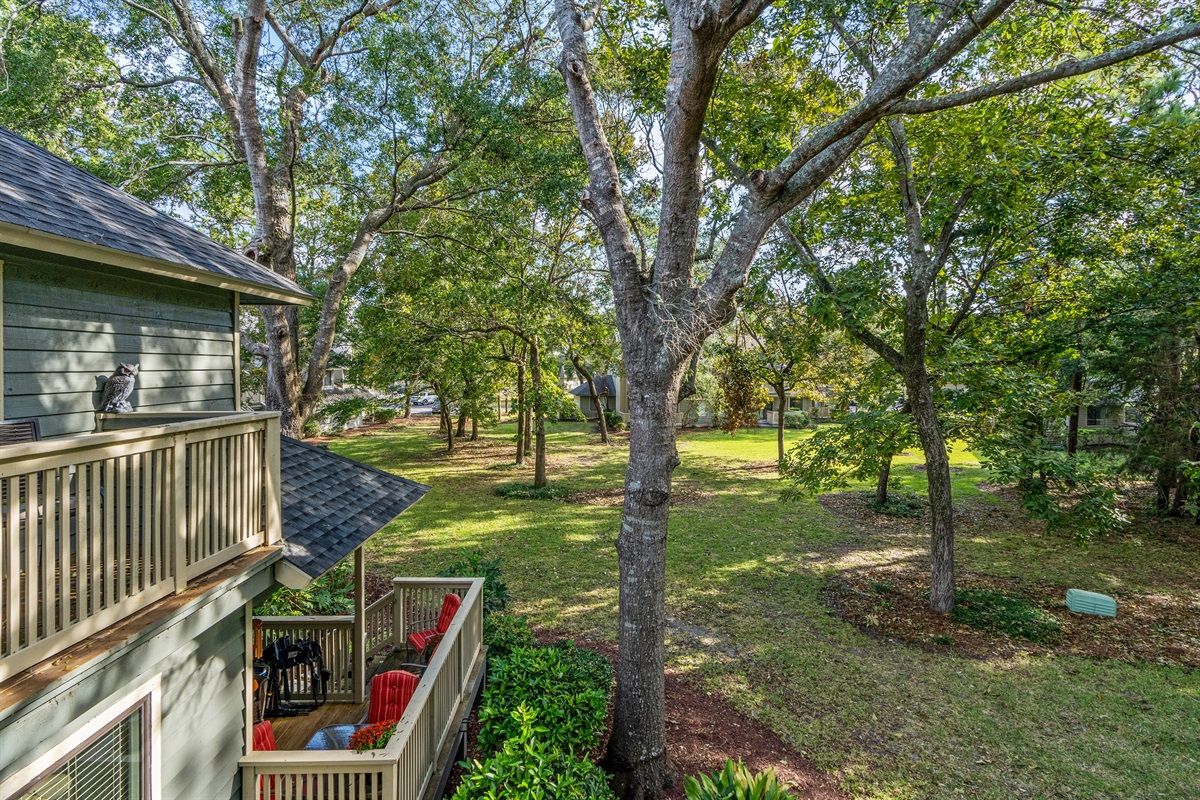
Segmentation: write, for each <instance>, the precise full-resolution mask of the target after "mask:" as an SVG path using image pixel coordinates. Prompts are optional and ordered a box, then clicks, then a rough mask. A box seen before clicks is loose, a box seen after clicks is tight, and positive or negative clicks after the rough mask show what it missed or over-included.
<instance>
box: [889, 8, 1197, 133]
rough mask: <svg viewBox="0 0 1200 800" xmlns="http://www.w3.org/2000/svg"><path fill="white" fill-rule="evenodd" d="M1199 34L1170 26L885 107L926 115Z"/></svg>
mask: <svg viewBox="0 0 1200 800" xmlns="http://www.w3.org/2000/svg"><path fill="white" fill-rule="evenodd" d="M1197 36H1200V23H1197V24H1193V25H1184V26H1182V27H1179V28H1173V29H1172V30H1169V31H1167V32H1165V33H1161V34H1159V35H1158V36H1151V37H1149V38H1147V39H1142V40H1141V41H1139V42H1134V43H1133V44H1129V45H1126V46H1125V47H1119V48H1117V49H1116V50H1112V51H1109V52H1107V53H1101V54H1100V55H1096V56H1092V57H1090V58H1085V59H1082V60H1070V61H1063V62H1062V63H1060V64H1057V65H1056V66H1053V67H1050V68H1048V69H1043V70H1038V71H1036V72H1030V73H1028V74H1026V75H1021V76H1019V77H1016V78H1009V79H1008V80H1003V81H997V82H996V83H989V84H986V85H984V86H977V87H975V88H974V89H967V90H964V91H961V92H954V93H952V94H945V95H941V96H940V97H929V98H924V99H920V100H901V101H899V102H896V103H893V104H892V105H891V106H890V108H889V109H888V113H889V114H928V113H930V112H933V111H943V110H945V109H948V108H956V107H957V106H964V105H967V104H969V103H977V102H979V101H980V100H986V99H988V98H990V97H999V96H1000V95H1005V94H1013V93H1015V92H1022V91H1025V90H1026V89H1032V88H1035V87H1037V86H1041V85H1043V84H1046V83H1051V82H1053V81H1057V80H1062V79H1063V78H1071V77H1074V76H1076V75H1086V74H1087V73H1089V72H1095V71H1096V70H1098V69H1104V68H1105V67H1110V66H1113V65H1115V64H1120V63H1122V62H1125V61H1129V60H1130V59H1133V58H1137V57H1138V56H1142V55H1146V54H1147V53H1153V52H1154V51H1156V50H1161V49H1162V48H1164V47H1168V46H1170V45H1173V44H1177V43H1179V42H1182V41H1186V40H1187V39H1192V38H1195V37H1197Z"/></svg>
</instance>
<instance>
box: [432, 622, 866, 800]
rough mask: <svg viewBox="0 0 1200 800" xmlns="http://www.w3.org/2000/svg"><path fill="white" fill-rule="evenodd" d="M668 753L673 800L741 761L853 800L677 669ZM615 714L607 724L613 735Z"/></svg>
mask: <svg viewBox="0 0 1200 800" xmlns="http://www.w3.org/2000/svg"><path fill="white" fill-rule="evenodd" d="M561 638H563V637H562V636H560V635H557V634H554V633H550V632H539V634H538V639H539V640H540V641H542V642H543V643H550V642H553V641H556V640H558V639H561ZM572 638H574V639H575V643H576V644H578V645H579V646H581V647H588V648H591V649H592V650H595V651H597V652H598V653H602V654H603V655H604V656H606V657H607V658H608V660H609V661H611V662H613V666H614V668H615V666H616V658H617V647H616V645H615V644H613V643H612V642H605V641H600V640H595V639H587V638H580V637H577V636H576V637H572ZM665 716H666V725H667V750H668V752H669V754H670V757H671V763H672V764H673V765H674V766H675V769H676V770H678V772H679V775H680V779H679V782H678V783H677V785H676V786H674V787H673V788H671V789H669V790H668V791H667V792H666V794H665V795H664V797H665V798H668V799H669V800H685V795H684V791H683V777H684V776H688V775H698V774H700V773H712V772H716V771H717V770H720V769H721V768H723V767H724V766H725V761H726V759H730V758H732V759H734V760H735V761H736V760H738V759H741V761H742V762H743V763H745V764H746V766H747V767H749V768H750V769H751V770H752V771H754V772H761V771H763V770H767V769H773V770H775V774H776V775H777V776H778V777H779V780H780V783H782V784H785V785H786V788H787V789H788V791H789V792H791V793H792V794H793V795H794V796H796V797H798V798H805V799H806V800H849V797H850V795H848V794H846V793H844V792H842V791H841V790H840V789H838V788H837V785H836V783H835V781H834V779H833V778H832V777H831V776H830V775H828V774H827V773H824V772H822V771H821V770H819V769H817V768H816V767H815V766H813V764H812V762H810V761H808V760H807V759H806V758H804V756H802V755H800V754H799V753H798V752H796V751H795V750H794V749H792V748H791V747H789V746H788V745H787V744H785V743H784V742H783V740H782V739H780V738H779V737H778V736H777V735H776V734H775V733H773V732H772V731H771V730H770V729H768V728H767V727H766V726H765V725H763V724H761V723H759V722H756V721H755V720H753V719H751V718H750V717H747V716H746V715H745V714H742V713H741V712H739V711H736V710H734V709H733V708H732V707H731V706H730V705H729V704H728V703H726V702H725V699H724V698H723V697H722V696H721V695H720V694H719V693H717V692H708V691H705V690H702V689H699V688H697V687H695V686H692V685H691V684H689V683H687V682H686V681H684V680H683V679H682V678H681V677H680V676H679V674H678V673H677V672H676V671H674V670H671V669H668V670H667V675H666V714H665ZM611 725H612V711H611V709H610V711H609V717H608V719H607V720H606V721H605V726H606V728H609V729H611ZM478 733H479V727H478V723H477V722H476V720H475V714H474V713H472V715H471V722H470V726H469V728H468V742H467V758H468V759H479V760H483V759H482V754H481V753H480V752H479V751H478V747H477V745H476V743H477V742H478ZM607 740H608V731H606V733H605V735H604V737H603V739H602V740H601V742H600V744H599V745H598V746H597V747H596V749H595V750H594V751H593V752H592V754H591V755H592V758H593V760H597V761H598V760H599V759H600V757H601V756H602V755H603V753H604V748H605V746H606V744H607ZM461 776H462V768H461V767H455V769H454V773H453V774H452V775H451V777H450V783H449V786H448V788H447V792H446V796H447V797H449V796H451V795H452V794H453V793H454V789H455V788H456V787H457V786H458V782H459V779H460V778H461Z"/></svg>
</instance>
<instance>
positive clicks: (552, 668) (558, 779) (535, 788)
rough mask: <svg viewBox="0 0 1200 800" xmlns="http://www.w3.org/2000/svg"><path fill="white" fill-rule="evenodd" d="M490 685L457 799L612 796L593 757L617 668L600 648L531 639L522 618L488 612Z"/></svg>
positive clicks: (589, 799)
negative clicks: (480, 756)
mask: <svg viewBox="0 0 1200 800" xmlns="http://www.w3.org/2000/svg"><path fill="white" fill-rule="evenodd" d="M484 641H485V643H486V644H487V645H488V648H489V664H488V686H487V689H485V690H484V694H483V701H482V704H481V706H480V709H479V722H480V731H479V746H480V749H481V750H483V751H484V752H485V753H489V754H490V755H488V757H487V758H486V759H485V760H484V761H482V762H481V761H473V762H472V763H471V764H470V768H469V770H468V772H467V773H466V775H465V776H464V777H463V780H462V783H461V784H460V785H459V787H458V791H457V792H455V794H454V800H500V798H505V799H506V800H615V798H614V795H613V793H612V790H611V789H610V788H609V786H608V776H607V775H605V774H604V771H603V770H601V769H600V768H599V767H598V766H596V765H595V764H593V763H592V762H591V761H590V760H589V759H588V753H589V752H590V751H591V750H592V749H594V748H595V747H596V745H597V744H599V742H600V737H601V736H602V735H603V733H604V719H605V716H606V714H607V712H608V700H609V696H610V694H611V692H612V683H613V672H612V665H610V664H609V663H608V659H606V658H604V656H602V655H600V654H599V653H596V652H593V651H591V650H587V649H585V648H581V647H576V646H575V643H574V642H570V641H567V642H561V643H559V644H555V645H551V646H548V647H538V646H534V645H533V644H532V641H533V634H532V632H531V631H530V630H529V623H528V621H527V620H525V619H524V618H523V617H508V616H505V615H501V614H491V615H489V617H488V620H487V623H486V626H485V635H484Z"/></svg>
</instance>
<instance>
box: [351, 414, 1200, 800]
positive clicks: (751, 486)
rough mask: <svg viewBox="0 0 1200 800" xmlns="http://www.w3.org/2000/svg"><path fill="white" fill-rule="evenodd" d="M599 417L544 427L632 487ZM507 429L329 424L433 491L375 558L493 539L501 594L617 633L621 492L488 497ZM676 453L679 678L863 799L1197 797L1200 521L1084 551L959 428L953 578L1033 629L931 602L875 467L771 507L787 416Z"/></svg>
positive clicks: (921, 480) (909, 531)
mask: <svg viewBox="0 0 1200 800" xmlns="http://www.w3.org/2000/svg"><path fill="white" fill-rule="evenodd" d="M593 427H594V426H590V425H586V424H583V423H578V424H572V423H564V424H561V425H556V426H554V429H553V431H552V433H551V434H550V435H551V436H552V437H553V441H552V443H551V446H550V447H549V451H550V456H549V458H550V460H551V467H552V469H553V470H554V474H555V475H556V477H557V478H559V479H561V480H562V481H563V482H564V483H566V484H567V485H569V486H571V487H572V489H573V490H575V491H580V492H591V493H595V494H600V493H612V492H620V490H621V489H622V486H623V479H624V458H625V449H624V447H623V446H622V443H623V440H621V439H615V440H614V442H615V443H614V445H613V446H611V447H607V448H602V447H598V446H597V445H596V444H595V441H596V436H595V434H594V433H592V432H591V430H592V428H593ZM513 434H514V428H513V426H512V425H501V426H499V427H498V428H496V429H495V430H489V431H486V432H484V433H483V434H482V435H481V437H480V440H479V441H478V442H472V443H464V445H463V447H461V448H460V449H459V450H458V451H457V452H455V453H453V454H447V453H445V452H444V451H443V450H442V442H441V441H440V440H439V439H437V438H436V436H435V435H434V428H433V426H432V425H431V426H429V427H422V426H421V425H419V424H413V425H409V426H406V427H402V428H394V429H387V430H386V431H384V432H378V433H371V434H365V435H364V434H350V435H347V436H345V437H342V438H338V439H334V440H333V441H332V442H331V445H330V446H331V449H333V450H334V451H335V452H338V453H340V454H342V455H346V456H349V457H352V458H357V459H359V460H363V461H366V462H368V463H371V464H373V465H375V466H378V467H381V468H383V469H388V470H392V471H395V472H397V473H400V474H403V475H405V476H407V477H410V478H413V479H415V480H419V481H422V482H425V483H427V484H429V485H431V486H432V487H433V488H432V489H431V491H430V493H429V496H428V497H426V498H425V499H424V500H423V501H422V502H421V503H418V504H417V505H416V506H414V507H413V508H412V509H410V510H409V511H408V512H406V513H405V514H404V515H402V516H401V517H399V518H398V519H397V520H396V521H395V522H394V523H393V524H392V525H391V526H389V528H388V529H387V530H385V531H384V532H382V533H381V534H380V535H378V536H376V537H374V538H373V539H372V540H371V542H370V544H369V546H368V550H369V556H370V560H371V563H372V564H374V565H378V568H379V569H381V570H386V571H387V572H389V573H392V574H409V575H422V574H436V573H437V572H438V571H440V570H441V569H442V568H443V567H444V566H445V565H446V564H447V563H448V562H450V561H453V560H454V559H456V558H459V557H462V556H463V555H465V554H466V553H467V552H469V551H471V550H476V549H482V550H483V551H484V552H486V553H487V554H488V555H489V557H496V556H499V557H501V558H503V563H504V572H505V580H506V582H507V583H508V584H509V588H510V591H511V593H512V597H513V598H514V600H512V601H510V603H509V608H510V610H511V611H513V612H515V613H517V614H520V615H523V616H527V617H528V618H529V620H530V621H531V622H533V623H534V625H535V626H537V627H538V628H539V629H546V630H555V631H562V632H565V633H568V634H573V635H576V636H580V637H583V636H588V637H591V638H595V639H601V640H608V641H615V639H616V630H615V622H614V621H615V619H616V613H615V612H616V589H615V586H616V580H615V578H616V569H617V564H616V554H615V550H614V541H615V535H616V530H617V526H618V524H619V514H620V506H619V505H602V504H576V503H559V502H552V503H547V502H545V501H539V500H521V499H503V498H498V497H497V496H496V495H495V494H494V488H495V485H496V484H498V483H500V482H503V481H505V480H512V479H513V477H514V476H513V473H512V472H510V471H498V470H494V469H492V467H494V466H495V465H497V464H500V463H504V462H505V461H508V460H511V445H510V439H511V437H512V436H513ZM808 435H811V434H810V433H809V432H794V433H793V432H789V437H791V436H797V437H799V436H808ZM679 449H680V456H681V460H682V462H683V463H682V465H681V466H680V468H679V469H678V470H677V473H676V477H677V479H678V480H679V481H680V482H683V483H687V484H695V485H697V486H699V487H702V488H703V489H704V490H705V496H704V497H703V498H702V499H700V500H698V501H697V502H696V503H693V504H687V505H683V506H680V507H677V508H676V509H675V510H674V511H673V513H672V522H671V530H670V537H669V539H668V548H667V555H668V564H667V586H666V594H667V610H668V615H669V618H670V621H669V625H670V628H669V631H670V649H669V652H668V666H669V667H670V668H671V670H672V674H673V675H675V676H681V677H683V678H685V679H686V680H687V681H689V682H691V683H692V684H693V685H695V686H696V687H698V688H699V689H700V690H701V691H702V692H705V691H712V692H719V693H720V694H721V695H723V696H724V697H725V698H726V699H727V700H728V701H729V703H731V704H732V705H734V706H735V707H736V708H737V709H738V710H740V711H743V712H745V713H746V714H748V715H749V716H750V717H753V718H754V719H755V720H757V721H758V722H760V723H762V724H765V725H767V726H769V727H770V728H771V729H772V730H774V731H775V732H777V733H778V734H779V735H780V736H781V737H782V738H783V740H784V741H785V742H787V743H788V744H790V745H791V746H792V747H794V748H796V749H797V750H798V751H799V752H800V753H801V754H803V755H804V756H806V757H807V758H809V759H811V760H812V761H813V762H814V763H816V764H817V765H818V766H820V767H821V768H823V769H825V770H827V771H829V772H830V773H831V774H832V775H833V776H834V778H835V780H836V781H837V782H838V783H840V784H841V786H842V787H844V788H845V789H846V790H847V791H848V792H850V793H851V794H852V795H853V796H855V797H861V798H880V799H881V800H882V799H883V798H888V799H889V800H892V799H894V798H925V797H933V798H957V797H973V798H975V797H977V798H984V799H985V800H1009V798H1014V797H1037V796H1048V797H1061V798H1068V797H1076V798H1083V797H1087V798H1152V797H1153V798H1162V797H1166V798H1192V797H1197V796H1200V742H1198V741H1197V738H1196V736H1195V719H1196V718H1197V715H1198V714H1200V674H1198V673H1197V671H1196V669H1197V667H1200V624H1198V622H1197V620H1200V606H1198V598H1200V576H1198V575H1197V573H1196V570H1195V564H1196V563H1197V561H1198V553H1200V532H1197V531H1196V530H1195V526H1193V525H1191V524H1190V523H1189V522H1187V521H1167V520H1155V521H1149V520H1148V518H1146V517H1143V516H1141V515H1138V514H1137V513H1134V516H1135V519H1134V524H1133V525H1132V526H1131V527H1130V528H1129V529H1128V530H1126V531H1124V532H1121V533H1119V534H1114V535H1110V536H1102V537H1099V538H1097V539H1096V540H1094V541H1093V542H1091V543H1090V544H1089V545H1088V546H1086V547H1082V546H1080V544H1079V543H1078V542H1077V541H1076V540H1075V539H1074V538H1073V537H1072V536H1070V535H1067V534H1063V535H1058V534H1053V533H1048V532H1047V531H1046V530H1045V526H1044V524H1042V523H1035V522H1031V521H1030V520H1028V519H1027V518H1025V517H1024V516H1023V515H1022V514H1021V513H1020V512H1019V510H1018V509H1017V505H1016V497H1015V495H1014V494H1013V493H1012V492H1011V490H1008V489H1005V488H1004V487H998V486H994V485H992V484H991V480H992V476H990V475H989V474H988V473H986V472H985V471H984V470H983V469H982V468H981V467H980V466H979V465H978V460H977V459H976V458H974V457H973V456H972V454H970V453H968V452H965V451H964V450H963V449H962V448H961V447H955V448H954V449H953V450H952V452H951V463H952V464H953V466H954V467H955V468H957V469H959V470H960V471H957V472H952V479H953V481H954V494H955V497H956V503H957V507H956V517H957V519H956V522H957V528H958V531H959V540H958V547H959V559H958V567H959V570H960V578H961V588H963V589H977V588H991V589H995V590H997V591H1001V592H1004V593H1006V594H1017V595H1021V596H1024V597H1028V598H1030V599H1031V600H1033V601H1034V602H1035V603H1036V604H1037V605H1038V606H1039V607H1040V608H1044V609H1046V610H1048V611H1050V613H1053V614H1055V616H1057V617H1059V618H1060V619H1061V620H1062V622H1063V625H1064V630H1063V633H1062V634H1061V636H1060V638H1059V639H1057V640H1056V641H1055V642H1053V643H1045V644H1043V643H1035V642H1029V641H1027V640H1024V639H1014V638H1012V637H1009V636H1005V635H995V634H989V633H985V632H982V631H978V630H977V629H975V628H972V627H970V626H968V625H965V624H961V623H956V622H953V621H944V622H943V623H941V624H942V625H944V627H934V626H933V620H932V617H920V616H919V614H918V609H921V608H926V609H927V601H924V600H923V599H922V597H921V592H922V591H927V590H928V583H927V575H926V571H925V570H926V564H927V561H926V558H927V556H926V553H927V548H928V534H927V531H925V530H924V528H923V527H922V526H921V522H920V520H919V519H917V520H910V519H905V518H894V517H887V516H885V515H880V514H877V513H875V512H874V511H872V510H871V509H870V508H869V507H868V506H867V503H866V502H865V501H864V499H863V498H862V497H861V495H860V494H859V493H860V492H862V491H863V490H865V489H867V488H870V486H869V485H868V484H866V483H864V484H860V485H854V486H851V487H849V489H848V490H847V491H846V492H841V493H835V494H827V495H821V496H819V497H817V498H811V499H800V500H797V501H795V502H790V503H779V502H778V494H779V485H778V480H777V477H776V472H775V456H776V443H775V431H773V430H748V431H741V432H739V434H738V436H737V437H736V438H733V439H730V438H729V437H727V436H725V435H723V434H721V433H719V432H712V431H702V432H683V433H681V435H680V439H679ZM923 463H924V458H923V456H922V454H921V452H920V451H919V450H915V449H913V450H909V451H906V452H904V453H902V454H900V455H898V456H897V457H896V459H895V463H894V466H893V470H892V477H893V478H894V479H896V480H898V481H899V482H900V484H901V486H902V490H903V491H908V492H914V493H917V494H922V493H923V492H924V488H925V473H924V471H923V470H922V469H920V468H919V467H920V466H921V465H922V464H923ZM1149 499H1150V502H1151V503H1152V498H1149ZM872 584H878V585H879V586H880V587H881V588H883V589H884V591H875V590H874V589H872ZM840 585H844V586H845V587H846V588H844V589H841V588H839V586H840ZM1070 587H1079V588H1087V589H1093V590H1097V591H1102V592H1105V593H1108V594H1112V595H1113V596H1115V597H1116V598H1117V600H1118V603H1119V604H1120V611H1119V612H1118V618H1117V619H1116V620H1107V619H1102V618H1090V617H1088V618H1084V617H1081V616H1079V615H1072V614H1070V613H1069V612H1067V611H1066V609H1065V607H1064V606H1062V605H1061V603H1062V597H1063V595H1064V593H1065V590H1066V589H1067V588H1070ZM885 603H886V604H888V605H886V606H885V605H884V604H885ZM1056 604H1057V605H1056ZM872 615H873V616H874V618H875V620H874V622H873V623H872V622H869V621H867V619H866V617H868V616H872ZM893 617H895V618H896V620H895V621H893ZM910 624H911V625H912V626H915V627H911V628H909V627H905V626H907V625H910ZM934 636H943V637H946V638H947V639H948V640H949V641H946V640H943V641H941V642H933V641H932V638H933V637H934ZM736 755H737V754H736V753H732V752H731V753H724V754H716V755H715V757H717V758H718V760H717V761H715V762H714V763H712V764H711V766H709V767H708V768H707V769H709V770H716V769H719V768H720V767H721V765H722V764H723V763H724V760H725V758H726V757H730V756H736Z"/></svg>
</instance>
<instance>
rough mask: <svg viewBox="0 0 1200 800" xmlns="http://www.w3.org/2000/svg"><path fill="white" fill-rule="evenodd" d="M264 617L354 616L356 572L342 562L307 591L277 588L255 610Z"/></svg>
mask: <svg viewBox="0 0 1200 800" xmlns="http://www.w3.org/2000/svg"><path fill="white" fill-rule="evenodd" d="M254 613H255V614H256V615H258V616H261V617H303V616H334V615H342V614H353V613H354V570H353V569H352V568H351V565H350V560H349V559H346V560H344V561H339V562H338V563H337V564H335V565H334V566H333V568H332V569H331V570H329V572H326V573H325V574H324V575H322V576H321V577H319V578H317V579H316V580H315V581H313V582H312V583H310V584H309V585H308V587H307V588H305V589H288V588H286V587H284V588H281V589H276V590H275V591H274V592H272V593H271V595H270V596H269V597H268V598H267V599H266V600H263V601H262V602H261V603H259V604H258V605H257V606H255V607H254Z"/></svg>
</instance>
